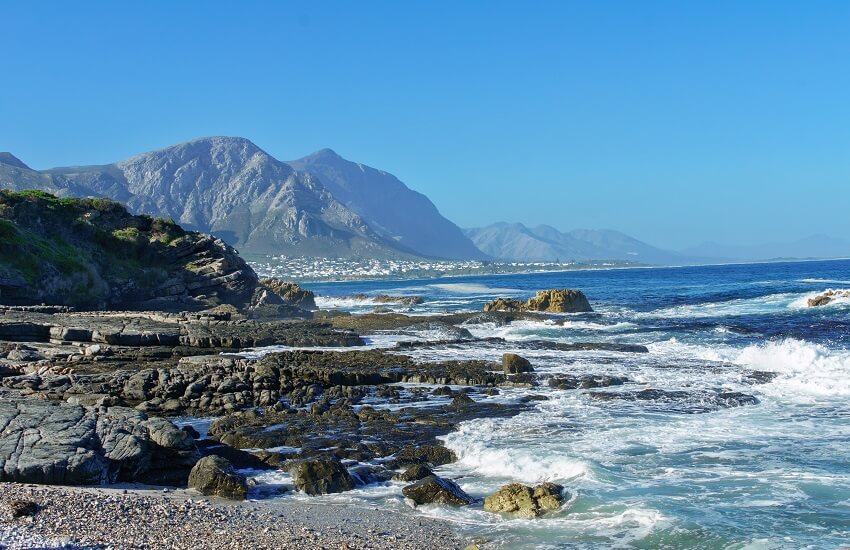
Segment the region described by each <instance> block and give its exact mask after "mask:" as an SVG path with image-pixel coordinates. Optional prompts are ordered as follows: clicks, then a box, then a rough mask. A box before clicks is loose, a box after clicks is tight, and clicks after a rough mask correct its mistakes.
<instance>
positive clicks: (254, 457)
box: [196, 439, 280, 470]
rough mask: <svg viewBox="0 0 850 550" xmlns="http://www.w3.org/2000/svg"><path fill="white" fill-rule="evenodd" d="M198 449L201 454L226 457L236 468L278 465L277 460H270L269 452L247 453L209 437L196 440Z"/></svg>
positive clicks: (262, 467) (265, 468)
mask: <svg viewBox="0 0 850 550" xmlns="http://www.w3.org/2000/svg"><path fill="white" fill-rule="evenodd" d="M196 445H197V446H198V450H199V451H200V453H201V454H202V455H203V456H218V457H221V458H224V459H226V460H227V461H228V462H230V463H231V464H232V465H233V467H234V468H236V469H237V470H248V469H250V470H269V469H272V468H275V467H277V466H279V464H280V461H279V460H272V459H271V457H270V454H271V453H262V452H260V453H256V454H253V453H249V452H247V451H243V450H242V449H237V448H235V447H230V446H228V445H222V444H220V443H218V442H217V441H214V440H211V439H202V440H199V441H197V442H196Z"/></svg>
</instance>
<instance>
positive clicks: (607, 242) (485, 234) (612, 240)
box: [465, 222, 692, 264]
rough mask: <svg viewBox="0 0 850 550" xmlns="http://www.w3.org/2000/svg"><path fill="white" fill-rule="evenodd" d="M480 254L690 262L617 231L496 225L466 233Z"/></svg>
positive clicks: (513, 257) (535, 258)
mask: <svg viewBox="0 0 850 550" xmlns="http://www.w3.org/2000/svg"><path fill="white" fill-rule="evenodd" d="M465 232H466V235H467V236H468V237H469V238H470V239H472V242H473V243H475V246H477V247H478V248H479V249H480V250H481V251H483V252H485V253H486V254H489V255H490V256H493V257H495V258H503V259H508V260H518V261H553V260H562V261H566V260H613V259H619V260H630V261H633V262H638V263H644V264H680V263H690V260H692V258H690V259H689V258H686V257H685V256H683V255H680V254H677V253H675V252H668V251H666V250H661V249H659V248H656V247H654V246H651V245H648V244H646V243H644V242H641V241H639V240H637V239H633V238H632V237H629V236H628V235H624V234H623V233H620V232H618V231H610V230H588V229H577V230H575V231H570V232H567V233H563V232H561V231H558V230H557V229H555V228H554V227H551V226H548V225H539V226H537V227H533V228H530V227H526V226H525V225H523V224H521V223H504V222H502V223H495V224H493V225H490V226H487V227H481V228H475V229H467V230H465Z"/></svg>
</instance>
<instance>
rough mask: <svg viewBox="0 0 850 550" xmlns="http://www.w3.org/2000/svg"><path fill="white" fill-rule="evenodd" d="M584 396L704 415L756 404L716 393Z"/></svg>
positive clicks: (732, 394)
mask: <svg viewBox="0 0 850 550" xmlns="http://www.w3.org/2000/svg"><path fill="white" fill-rule="evenodd" d="M586 395H588V396H590V397H591V398H593V399H596V400H599V401H616V400H620V401H636V402H647V403H648V404H651V405H652V406H653V408H656V409H659V410H665V411H670V412H680V413H704V412H710V411H715V410H717V409H725V408H730V407H741V406H744V405H756V404H758V399H757V398H756V397H755V396H753V395H749V394H746V393H741V392H730V391H716V390H696V391H684V390H660V389H654V388H650V389H645V390H641V391H636V392H631V391H628V392H613V391H597V392H588V393H587V394H586Z"/></svg>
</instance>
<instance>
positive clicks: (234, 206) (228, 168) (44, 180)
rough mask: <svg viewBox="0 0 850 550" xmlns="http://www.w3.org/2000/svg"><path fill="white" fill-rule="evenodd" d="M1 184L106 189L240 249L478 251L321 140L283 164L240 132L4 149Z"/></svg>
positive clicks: (58, 191)
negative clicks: (48, 160)
mask: <svg viewBox="0 0 850 550" xmlns="http://www.w3.org/2000/svg"><path fill="white" fill-rule="evenodd" d="M296 168H298V169H296ZM325 182H327V183H325ZM0 188H5V189H11V190H16V191H17V190H23V189H40V190H43V191H47V192H50V193H53V194H55V195H58V196H60V197H86V196H94V197H106V198H110V199H113V200H116V201H119V202H122V203H125V204H127V206H128V207H129V208H130V210H131V211H133V212H135V213H145V214H151V215H155V216H160V217H168V218H172V219H173V220H175V221H176V222H178V223H180V224H181V225H183V226H185V227H188V228H191V229H194V230H198V231H202V232H205V233H211V234H213V235H216V236H218V237H220V238H221V239H222V240H224V241H225V242H226V243H228V244H230V245H233V246H235V247H237V248H238V249H239V250H241V251H243V252H248V253H259V254H285V255H298V256H326V257H365V258H413V257H422V256H439V257H442V258H449V259H461V258H463V259H466V258H484V257H485V255H484V254H482V253H481V252H480V251H478V249H476V248H475V246H474V245H473V244H472V242H471V241H469V239H468V238H467V237H466V236H465V235H464V234H463V232H462V231H461V229H460V228H459V227H457V226H456V225H454V224H453V223H452V222H450V221H449V220H447V219H446V218H444V217H443V216H441V215H440V213H439V212H438V211H437V208H436V207H435V206H434V205H433V204H432V203H431V201H429V200H428V198H427V197H425V196H424V195H422V194H420V193H417V192H415V191H412V190H410V189H408V188H407V186H405V185H404V184H403V183H402V182H401V181H399V180H398V179H396V178H395V177H394V176H392V175H390V174H387V173H386V172H381V171H379V170H375V169H372V168H369V167H366V166H363V165H361V164H355V163H352V162H349V161H346V160H344V159H343V158H341V157H339V156H338V155H337V154H336V153H334V152H333V151H330V150H328V149H325V150H322V151H319V152H317V153H315V154H313V155H310V156H308V157H305V158H303V159H301V160H298V161H293V162H292V163H291V164H290V163H285V162H282V161H279V160H277V159H275V158H274V157H272V156H271V155H269V154H268V153H266V152H265V151H263V150H262V149H260V148H259V147H257V146H256V145H254V144H253V143H252V142H250V141H249V140H247V139H244V138H236V137H211V138H202V139H196V140H192V141H188V142H185V143H181V144H178V145H174V146H171V147H166V148H164V149H160V150H157V151H151V152H148V153H143V154H141V155H137V156H134V157H131V158H129V159H126V160H123V161H119V162H115V163H112V164H106V165H98V166H71V167H62V168H52V169H49V170H42V171H38V170H33V169H31V168H29V167H28V166H27V165H26V164H24V163H23V162H22V161H20V160H19V159H18V158H16V157H15V156H13V155H11V154H9V153H3V154H2V155H0ZM337 196H338V197H339V198H337ZM387 205H391V207H387Z"/></svg>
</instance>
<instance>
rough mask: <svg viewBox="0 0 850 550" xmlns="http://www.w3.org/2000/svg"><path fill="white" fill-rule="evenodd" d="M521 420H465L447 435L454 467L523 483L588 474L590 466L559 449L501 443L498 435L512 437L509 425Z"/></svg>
mask: <svg viewBox="0 0 850 550" xmlns="http://www.w3.org/2000/svg"><path fill="white" fill-rule="evenodd" d="M518 422H519V423H521V422H522V420H519V421H517V420H515V419H510V420H505V419H478V420H474V421H470V422H465V423H463V424H461V425H460V426H459V428H458V429H457V430H456V431H454V432H451V433H450V434H448V435H447V436H445V438H444V439H445V443H446V447H448V448H449V449H452V450H453V451H454V452H455V453H456V454H457V456H458V461H457V462H456V463H455V464H453V465H452V468H453V469H455V468H462V469H464V470H469V471H472V472H474V473H475V474H477V475H483V476H487V477H497V478H505V479H510V480H514V481H519V482H524V483H539V482H541V481H567V480H571V479H575V478H578V477H582V476H585V475H588V472H589V470H588V467H587V464H585V463H584V462H582V461H579V460H576V459H575V458H574V457H571V456H569V455H567V454H563V453H561V452H559V451H557V450H556V449H548V450H546V452H545V453H544V452H540V451H542V449H536V450H535V449H533V448H528V447H525V448H523V447H517V446H515V445H511V446H509V447H504V446H502V445H499V444H498V443H499V439H502V438H503V439H505V440H506V441H510V440H511V439H513V437H515V436H516V433H511V432H512V430H510V429H509V427H508V425H510V424H514V425H515V426H516V424H517V423H518Z"/></svg>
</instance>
